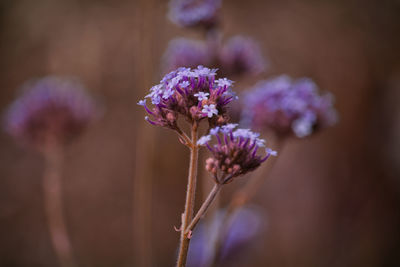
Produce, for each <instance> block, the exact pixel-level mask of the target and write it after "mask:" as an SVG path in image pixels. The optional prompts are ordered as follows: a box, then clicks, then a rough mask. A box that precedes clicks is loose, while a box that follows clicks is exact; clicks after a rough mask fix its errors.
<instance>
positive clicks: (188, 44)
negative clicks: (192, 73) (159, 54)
mask: <svg viewBox="0 0 400 267" xmlns="http://www.w3.org/2000/svg"><path fill="white" fill-rule="evenodd" d="M211 61H212V56H211V54H210V53H209V51H208V48H207V45H206V43H204V42H201V41H196V40H191V39H187V38H177V39H173V40H171V41H170V42H169V44H168V47H167V50H166V51H165V53H164V55H163V59H162V65H163V70H164V71H165V72H170V71H172V70H175V69H177V68H179V67H188V68H195V67H197V66H198V65H203V66H208V65H210V64H211Z"/></svg>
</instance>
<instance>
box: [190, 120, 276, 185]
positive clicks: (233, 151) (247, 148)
mask: <svg viewBox="0 0 400 267" xmlns="http://www.w3.org/2000/svg"><path fill="white" fill-rule="evenodd" d="M236 127H237V124H232V123H230V124H226V125H223V126H221V127H219V126H217V127H215V128H213V129H211V130H210V134H209V135H206V136H203V137H201V138H200V139H199V140H198V142H197V144H198V145H202V146H206V147H207V148H208V150H209V151H210V152H211V154H212V157H210V158H208V159H207V160H206V170H207V171H208V172H210V173H211V174H212V175H213V177H214V179H215V181H216V182H217V183H220V184H225V183H229V182H231V181H232V179H233V178H235V177H237V176H240V175H244V174H246V173H248V172H250V171H253V170H255V169H256V168H257V167H259V166H260V164H261V163H262V162H264V161H266V160H267V159H268V158H269V157H270V156H271V155H272V156H276V155H277V152H276V151H273V150H271V149H270V148H267V149H266V150H265V151H266V155H264V156H260V155H258V154H257V150H258V148H259V147H264V146H265V140H264V139H261V138H259V134H258V133H254V132H252V131H251V130H249V129H236ZM213 136H214V137H215V139H216V140H217V143H216V144H214V145H212V144H210V141H211V139H212V137H213Z"/></svg>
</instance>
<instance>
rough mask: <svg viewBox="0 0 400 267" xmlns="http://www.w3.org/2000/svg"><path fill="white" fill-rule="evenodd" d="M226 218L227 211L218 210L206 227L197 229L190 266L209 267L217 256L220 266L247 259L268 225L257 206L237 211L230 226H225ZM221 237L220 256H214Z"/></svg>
mask: <svg viewBox="0 0 400 267" xmlns="http://www.w3.org/2000/svg"><path fill="white" fill-rule="evenodd" d="M223 219H224V211H219V212H217V213H216V214H215V216H214V217H213V220H212V221H211V222H208V224H207V225H205V223H200V224H199V225H198V227H196V230H195V232H194V234H193V237H192V240H191V244H190V247H189V257H188V264H187V266H188V267H203V266H210V263H211V261H212V260H213V258H214V257H217V258H216V259H214V260H215V262H216V263H217V264H218V266H230V265H231V264H232V262H233V261H237V260H239V259H240V258H241V257H243V256H245V254H246V251H247V252H248V251H249V248H250V247H251V244H254V241H255V238H256V236H257V235H258V234H260V232H261V229H262V224H264V223H265V218H263V216H262V214H261V213H260V212H259V210H258V209H257V208H255V207H245V208H241V209H239V210H237V211H236V212H235V213H233V214H232V215H231V217H230V219H229V221H228V224H227V225H222V223H224V222H225V221H223ZM221 230H222V232H220V231H221ZM219 237H222V240H221V241H222V243H221V244H220V245H221V249H220V250H219V251H220V254H219V255H214V253H215V252H216V248H215V245H216V239H217V238H219Z"/></svg>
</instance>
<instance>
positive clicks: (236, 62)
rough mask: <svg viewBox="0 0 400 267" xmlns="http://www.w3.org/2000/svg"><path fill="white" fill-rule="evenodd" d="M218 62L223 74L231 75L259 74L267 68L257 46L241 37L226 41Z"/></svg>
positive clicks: (248, 39) (250, 40)
mask: <svg viewBox="0 0 400 267" xmlns="http://www.w3.org/2000/svg"><path fill="white" fill-rule="evenodd" d="M220 61H221V65H222V66H223V71H224V73H230V74H233V75H241V74H259V73H261V72H263V71H264V70H265V69H266V66H267V64H266V62H265V60H264V58H263V56H262V53H261V49H260V47H259V46H258V44H257V43H256V42H255V41H254V40H253V39H251V38H247V37H242V36H235V37H232V38H231V39H229V40H228V42H227V43H226V44H225V45H224V47H223V48H222V50H221V52H220Z"/></svg>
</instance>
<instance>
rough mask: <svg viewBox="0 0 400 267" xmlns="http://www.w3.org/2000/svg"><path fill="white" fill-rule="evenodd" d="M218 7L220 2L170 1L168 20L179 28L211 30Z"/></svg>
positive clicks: (200, 0)
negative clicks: (201, 27) (196, 27)
mask: <svg viewBox="0 0 400 267" xmlns="http://www.w3.org/2000/svg"><path fill="white" fill-rule="evenodd" d="M220 7H221V0H172V1H171V2H170V11H169V18H170V19H171V21H172V22H174V23H175V24H177V25H179V26H181V27H195V26H203V27H205V28H212V27H213V26H214V25H215V24H216V23H217V18H218V17H217V13H218V10H219V8H220Z"/></svg>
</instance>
